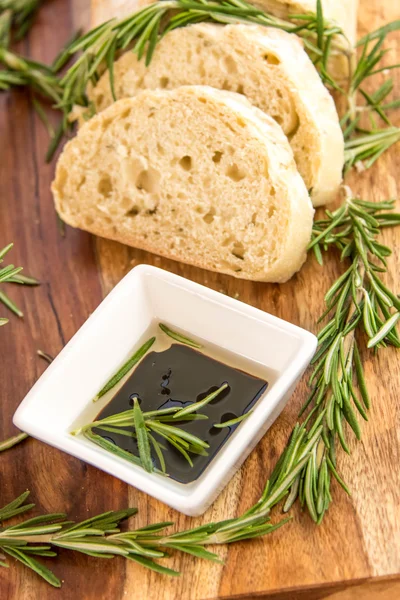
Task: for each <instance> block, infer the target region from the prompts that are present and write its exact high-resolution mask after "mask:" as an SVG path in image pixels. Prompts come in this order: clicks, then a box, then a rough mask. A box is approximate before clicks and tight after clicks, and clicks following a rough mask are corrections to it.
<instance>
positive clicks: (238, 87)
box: [236, 83, 244, 94]
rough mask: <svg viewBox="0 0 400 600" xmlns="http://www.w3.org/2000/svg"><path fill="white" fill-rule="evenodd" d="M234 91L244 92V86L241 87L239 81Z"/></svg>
mask: <svg viewBox="0 0 400 600" xmlns="http://www.w3.org/2000/svg"><path fill="white" fill-rule="evenodd" d="M236 92H237V93H238V94H244V87H243V85H242V84H241V83H239V85H238V86H237V88H236Z"/></svg>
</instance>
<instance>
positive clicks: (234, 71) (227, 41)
mask: <svg viewBox="0 0 400 600" xmlns="http://www.w3.org/2000/svg"><path fill="white" fill-rule="evenodd" d="M114 77H115V92H116V97H117V99H121V98H127V97H133V96H135V95H136V94H138V93H140V92H141V91H143V90H146V89H148V90H152V89H174V88H176V87H178V86H182V85H208V86H212V87H214V88H217V89H220V90H229V91H233V92H237V93H240V94H243V95H244V96H246V97H247V99H248V100H250V102H251V103H252V104H253V105H254V106H256V107H258V108H260V109H261V110H262V111H264V112H266V113H268V114H269V115H271V116H272V117H273V118H274V119H275V120H276V121H277V123H279V125H281V127H282V129H283V131H284V132H285V134H286V136H287V137H288V139H289V141H290V144H291V146H292V150H293V153H294V157H295V161H296V164H297V167H298V170H299V172H300V174H301V176H302V177H303V179H304V182H305V184H306V187H307V189H308V190H310V193H311V199H312V201H313V204H314V206H319V205H322V204H325V203H327V202H330V201H332V200H334V199H335V197H336V194H337V192H338V188H339V185H340V183H341V180H342V169H343V162H344V142H343V135H342V131H341V128H340V124H339V118H338V115H337V111H336V108H335V105H334V102H333V99H332V97H331V95H330V94H329V92H328V90H327V89H326V88H325V87H324V85H323V83H322V82H321V79H320V77H319V75H318V73H317V71H316V69H315V68H314V65H313V64H312V62H311V61H310V59H309V57H308V55H307V54H306V52H305V51H304V49H303V47H302V44H301V42H300V40H299V39H298V38H297V37H296V36H294V35H290V34H288V33H286V32H284V31H279V30H277V29H273V28H268V27H261V26H257V25H254V26H252V25H225V26H222V25H215V24H211V23H200V24H197V25H192V26H190V27H186V28H183V29H177V30H174V31H171V32H169V33H168V34H167V35H166V36H165V37H164V38H163V39H162V40H161V42H160V43H159V44H158V46H157V48H156V51H155V53H154V55H153V58H152V61H151V63H150V65H149V66H148V67H146V65H145V61H144V60H140V61H139V60H138V59H137V57H136V55H135V54H133V52H131V51H129V52H127V53H125V54H123V55H122V56H121V57H120V58H119V59H118V60H117V61H116V63H115V66H114ZM88 94H89V96H90V98H91V100H93V102H94V104H95V107H96V110H97V111H102V110H104V109H105V108H107V107H108V106H110V105H111V104H112V103H113V97H112V94H111V88H110V78H109V73H108V72H106V73H104V74H103V76H102V77H101V79H100V81H99V82H98V84H97V85H96V87H95V88H91V89H89V90H88Z"/></svg>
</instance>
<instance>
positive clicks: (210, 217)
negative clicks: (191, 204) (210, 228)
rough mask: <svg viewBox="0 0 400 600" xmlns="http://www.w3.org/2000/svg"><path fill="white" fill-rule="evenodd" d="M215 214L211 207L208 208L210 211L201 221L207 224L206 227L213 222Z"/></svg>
mask: <svg viewBox="0 0 400 600" xmlns="http://www.w3.org/2000/svg"><path fill="white" fill-rule="evenodd" d="M216 212H217V211H216V210H215V208H214V207H213V206H212V207H211V208H210V210H209V211H208V213H207V214H206V215H204V217H203V220H204V222H205V223H207V225H210V223H212V222H213V221H214V217H215V214H216Z"/></svg>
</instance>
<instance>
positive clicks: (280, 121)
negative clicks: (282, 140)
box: [271, 115, 283, 127]
mask: <svg viewBox="0 0 400 600" xmlns="http://www.w3.org/2000/svg"><path fill="white" fill-rule="evenodd" d="M271 117H272V118H273V119H275V121H276V122H277V123H278V125H280V126H281V127H282V124H283V119H282V117H281V116H280V115H271Z"/></svg>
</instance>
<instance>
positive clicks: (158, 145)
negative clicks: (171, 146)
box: [157, 143, 165, 156]
mask: <svg viewBox="0 0 400 600" xmlns="http://www.w3.org/2000/svg"><path fill="white" fill-rule="evenodd" d="M157 152H158V153H159V154H161V156H163V155H164V154H165V149H164V148H163V147H162V146H161V144H159V143H157Z"/></svg>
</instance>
